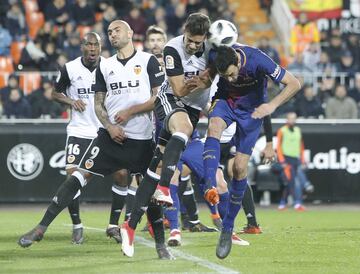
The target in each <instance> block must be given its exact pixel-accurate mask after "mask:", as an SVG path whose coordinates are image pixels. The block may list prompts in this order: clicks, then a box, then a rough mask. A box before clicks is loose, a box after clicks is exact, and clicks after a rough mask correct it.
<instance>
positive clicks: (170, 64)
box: [165, 55, 175, 69]
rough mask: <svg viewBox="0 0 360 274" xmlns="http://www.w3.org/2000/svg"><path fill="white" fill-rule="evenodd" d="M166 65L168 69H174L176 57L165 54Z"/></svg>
mask: <svg viewBox="0 0 360 274" xmlns="http://www.w3.org/2000/svg"><path fill="white" fill-rule="evenodd" d="M165 67H166V68H167V69H174V68H175V64H174V57H172V56H171V55H166V56H165Z"/></svg>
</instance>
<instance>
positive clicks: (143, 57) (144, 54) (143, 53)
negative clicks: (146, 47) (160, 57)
mask: <svg viewBox="0 0 360 274" xmlns="http://www.w3.org/2000/svg"><path fill="white" fill-rule="evenodd" d="M135 56H136V57H137V58H138V59H139V60H142V61H144V62H148V61H149V59H150V58H151V57H152V56H154V55H153V54H152V53H149V52H146V51H142V50H138V51H137V52H136V55H135ZM154 57H155V56H154ZM155 58H156V57H155Z"/></svg>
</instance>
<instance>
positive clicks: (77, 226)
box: [65, 136, 92, 244]
mask: <svg viewBox="0 0 360 274" xmlns="http://www.w3.org/2000/svg"><path fill="white" fill-rule="evenodd" d="M91 141H92V139H86V138H79V137H75V136H68V137H67V139H66V147H65V151H66V155H65V157H66V164H65V170H66V174H67V176H71V174H72V173H73V172H74V171H76V167H77V166H78V165H79V164H80V161H81V159H82V157H83V156H84V154H85V152H86V150H87V148H88V147H89V145H90V143H91ZM80 195H81V192H80V191H78V192H77V193H76V195H75V197H74V199H73V200H72V202H71V203H70V204H69V206H68V210H69V214H70V217H71V221H72V224H73V230H72V240H71V241H72V243H73V244H82V243H83V241H84V236H83V225H82V223H81V219H80Z"/></svg>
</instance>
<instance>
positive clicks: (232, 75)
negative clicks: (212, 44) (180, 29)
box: [204, 44, 300, 259]
mask: <svg viewBox="0 0 360 274" xmlns="http://www.w3.org/2000/svg"><path fill="white" fill-rule="evenodd" d="M214 66H215V69H216V72H217V73H218V74H219V75H220V79H219V83H218V91H217V93H216V95H215V97H214V98H213V104H212V107H211V109H210V112H209V118H210V119H209V125H208V131H207V138H206V142H205V148H204V168H205V180H206V183H207V184H209V186H210V187H213V188H212V189H210V190H209V191H211V192H212V193H213V194H214V195H212V196H211V195H209V196H208V198H213V199H209V200H208V201H209V202H210V203H216V200H217V201H218V200H219V197H218V194H217V191H216V188H215V186H216V170H217V167H218V164H219V157H220V137H221V134H222V132H223V131H224V129H225V128H227V127H228V126H229V125H230V124H231V123H232V122H236V127H237V131H236V138H237V139H236V143H235V145H236V155H235V159H234V164H233V179H232V181H231V188H230V191H229V195H230V199H229V200H228V204H227V210H226V214H225V217H224V219H223V228H222V231H221V234H220V238H219V242H218V245H217V247H216V255H217V257H218V258H220V259H224V258H226V257H227V256H228V254H229V253H230V250H231V236H232V232H233V227H234V221H235V218H236V216H237V214H238V212H239V210H240V207H241V202H242V199H243V196H244V192H245V190H246V187H247V165H248V161H249V158H250V155H251V151H252V148H253V147H254V145H255V142H256V140H257V138H258V135H259V132H260V128H261V124H262V120H263V119H262V118H263V117H265V116H267V115H270V114H271V113H272V112H273V111H274V110H275V109H276V108H277V107H278V106H280V105H281V104H283V103H284V102H286V101H287V100H289V99H290V98H291V97H293V96H294V95H295V94H296V92H297V91H298V90H299V89H300V84H299V81H298V80H297V79H296V78H295V77H294V76H293V75H292V74H290V73H289V72H287V71H286V70H284V69H283V68H281V67H280V66H279V65H277V64H276V63H274V62H273V61H272V60H271V59H270V58H269V57H268V56H267V55H265V54H264V53H262V52H261V51H260V50H258V49H256V48H253V47H249V46H246V45H240V44H235V45H234V46H233V47H226V46H220V47H219V48H218V49H217V53H216V57H215V60H214ZM267 76H269V77H270V78H271V79H272V80H273V81H275V82H277V83H279V82H281V83H282V84H284V85H285V87H284V89H283V90H282V91H281V92H280V93H279V94H278V95H277V96H276V97H274V98H273V99H272V100H271V101H270V102H268V103H265V102H266V101H267V98H266V97H267V96H266V83H267Z"/></svg>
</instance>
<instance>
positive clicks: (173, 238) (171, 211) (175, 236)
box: [165, 168, 181, 246]
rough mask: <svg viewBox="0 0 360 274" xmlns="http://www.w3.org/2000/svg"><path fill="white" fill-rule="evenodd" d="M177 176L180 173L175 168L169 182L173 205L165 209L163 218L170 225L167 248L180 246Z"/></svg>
mask: <svg viewBox="0 0 360 274" xmlns="http://www.w3.org/2000/svg"><path fill="white" fill-rule="evenodd" d="M179 176H180V171H179V169H178V168H177V169H176V170H175V173H174V175H173V177H172V178H171V182H170V195H171V198H172V200H173V205H172V206H171V207H167V208H166V209H165V216H166V218H167V220H168V221H169V225H170V237H169V239H168V241H167V243H168V245H169V246H179V245H181V232H180V229H179V210H180V201H179V197H178V186H179Z"/></svg>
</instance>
